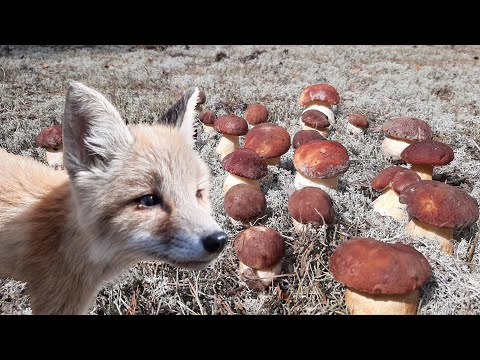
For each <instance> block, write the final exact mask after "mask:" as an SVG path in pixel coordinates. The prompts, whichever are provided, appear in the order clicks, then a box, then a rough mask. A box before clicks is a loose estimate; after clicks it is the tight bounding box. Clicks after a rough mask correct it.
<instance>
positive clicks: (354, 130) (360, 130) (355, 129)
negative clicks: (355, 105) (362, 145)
mask: <svg viewBox="0 0 480 360" xmlns="http://www.w3.org/2000/svg"><path fill="white" fill-rule="evenodd" d="M346 128H347V130H349V131H351V132H352V133H354V134H363V133H364V132H365V129H364V128H361V127H358V126H355V125H352V124H350V123H349V122H348V121H347V126H346Z"/></svg>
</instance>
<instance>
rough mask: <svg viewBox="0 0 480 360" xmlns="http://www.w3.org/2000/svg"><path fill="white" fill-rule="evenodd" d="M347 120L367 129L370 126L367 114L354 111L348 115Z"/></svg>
mask: <svg viewBox="0 0 480 360" xmlns="http://www.w3.org/2000/svg"><path fill="white" fill-rule="evenodd" d="M347 121H348V122H349V123H350V124H351V125H353V126H356V127H358V128H362V129H366V128H368V127H369V126H370V123H369V122H368V118H367V117H366V116H365V115H362V114H357V113H353V114H350V115H348V118H347Z"/></svg>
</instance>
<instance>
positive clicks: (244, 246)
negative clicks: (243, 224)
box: [234, 226, 285, 269]
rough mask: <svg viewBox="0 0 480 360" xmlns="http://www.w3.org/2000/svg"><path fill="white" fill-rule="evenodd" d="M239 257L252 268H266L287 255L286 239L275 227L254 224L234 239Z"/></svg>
mask: <svg viewBox="0 0 480 360" xmlns="http://www.w3.org/2000/svg"><path fill="white" fill-rule="evenodd" d="M234 248H235V253H236V254H237V256H238V259H239V260H240V261H241V262H242V263H244V264H245V265H247V266H249V267H251V268H252V269H266V268H270V267H272V266H273V265H275V264H277V263H278V262H280V261H281V260H282V258H283V256H284V255H285V241H284V239H283V237H282V236H281V235H280V234H279V233H278V232H277V231H276V230H275V229H273V228H271V227H267V226H252V227H249V228H248V229H246V230H243V231H242V232H240V233H238V235H237V236H236V237H235V240H234Z"/></svg>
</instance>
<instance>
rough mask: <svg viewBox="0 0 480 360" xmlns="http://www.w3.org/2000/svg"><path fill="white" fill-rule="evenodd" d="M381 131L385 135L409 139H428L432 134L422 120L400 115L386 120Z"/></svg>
mask: <svg viewBox="0 0 480 360" xmlns="http://www.w3.org/2000/svg"><path fill="white" fill-rule="evenodd" d="M382 131H383V132H384V133H385V135H387V136H391V137H395V138H398V139H407V140H411V141H422V140H430V139H431V138H432V136H433V134H432V129H431V128H430V126H429V125H428V124H427V123H426V122H425V121H423V120H420V119H416V118H412V117H408V116H400V117H397V118H393V119H391V120H389V121H386V122H385V123H384V124H383V125H382Z"/></svg>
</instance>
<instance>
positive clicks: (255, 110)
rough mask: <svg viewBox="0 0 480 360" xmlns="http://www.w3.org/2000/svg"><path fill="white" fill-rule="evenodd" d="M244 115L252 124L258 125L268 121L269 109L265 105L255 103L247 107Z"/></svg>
mask: <svg viewBox="0 0 480 360" xmlns="http://www.w3.org/2000/svg"><path fill="white" fill-rule="evenodd" d="M243 116H244V118H245V120H247V122H248V123H249V124H250V125H258V124H261V123H264V122H265V121H267V119H268V110H267V108H266V107H265V106H264V105H262V104H259V103H254V104H251V105H249V106H248V107H247V109H246V110H245V113H244V114H243Z"/></svg>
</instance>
